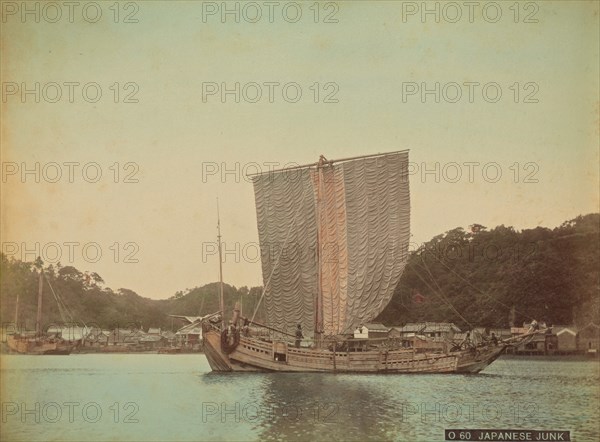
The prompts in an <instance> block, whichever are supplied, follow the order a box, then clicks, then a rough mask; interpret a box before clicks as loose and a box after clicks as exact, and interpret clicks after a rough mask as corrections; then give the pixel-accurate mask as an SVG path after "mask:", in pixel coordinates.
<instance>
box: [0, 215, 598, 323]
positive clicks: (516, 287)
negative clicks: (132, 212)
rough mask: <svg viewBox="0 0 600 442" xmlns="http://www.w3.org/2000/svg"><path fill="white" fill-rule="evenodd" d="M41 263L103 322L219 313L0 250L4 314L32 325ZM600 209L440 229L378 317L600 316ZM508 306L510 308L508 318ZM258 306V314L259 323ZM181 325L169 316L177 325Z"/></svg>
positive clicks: (196, 299) (211, 289) (189, 299)
mask: <svg viewBox="0 0 600 442" xmlns="http://www.w3.org/2000/svg"><path fill="white" fill-rule="evenodd" d="M36 264H37V265H43V266H44V269H45V274H46V275H47V278H48V280H49V281H50V284H51V286H52V287H53V288H54V290H55V291H56V292H57V293H59V294H60V296H61V298H62V299H63V300H64V301H65V304H66V305H67V306H68V307H69V309H70V310H71V311H72V312H73V315H74V317H75V318H77V319H78V320H80V321H84V322H86V323H88V324H90V323H94V324H98V325H99V326H101V327H103V328H111V327H114V326H119V327H125V326H131V325H133V324H136V325H137V326H141V327H143V328H148V327H163V328H170V327H171V326H172V319H171V318H169V317H168V314H179V315H198V314H207V313H212V312H215V311H217V310H219V306H218V284H217V283H211V284H207V285H205V286H202V287H196V288H194V289H186V290H185V291H180V292H177V293H175V295H173V296H171V297H170V298H169V299H164V300H152V299H149V298H144V297H142V296H140V295H138V294H137V293H135V292H134V291H132V290H130V289H125V288H122V289H119V290H116V291H114V290H112V289H110V288H108V287H105V286H104V281H103V280H102V278H101V277H100V275H98V274H97V273H93V272H81V271H79V270H77V269H76V268H74V267H71V266H65V267H61V266H60V265H56V266H53V265H44V264H43V263H41V262H37V263H29V262H21V261H18V260H14V259H9V258H7V257H6V256H4V255H2V256H1V262H0V314H1V319H2V322H3V323H7V322H12V321H14V312H15V300H16V295H17V293H19V294H20V302H19V304H20V313H19V318H20V319H19V323H24V325H26V327H28V328H33V327H34V325H35V313H36V305H37V287H38V277H37V274H36V273H35V272H34V271H33V270H34V269H35V268H36ZM599 268H600V214H590V215H585V216H579V217H577V218H575V219H573V220H570V221H567V222H565V223H563V224H562V225H561V226H559V227H557V228H555V229H547V228H542V227H538V228H535V229H529V230H522V231H516V230H515V229H513V228H512V227H505V226H498V227H495V228H493V229H488V228H486V227H485V226H482V225H479V224H474V225H473V226H471V228H470V230H469V231H465V230H463V229H461V228H457V229H454V230H451V231H449V232H446V233H444V234H441V235H438V236H436V237H434V238H433V239H431V240H430V241H429V242H427V243H426V244H423V245H422V246H421V247H420V248H419V249H418V250H416V251H412V252H411V254H410V256H409V260H408V263H407V266H406V269H405V271H404V274H403V276H402V278H401V280H400V284H399V285H398V287H397V289H396V292H395V294H394V296H393V298H392V300H391V302H390V304H389V305H388V307H387V308H386V309H385V310H384V311H383V312H382V314H381V315H380V316H379V318H377V320H379V321H381V322H383V323H385V324H388V325H394V324H402V323H406V322H412V321H451V322H455V323H456V324H457V325H459V326H461V327H464V326H465V325H468V324H473V325H482V326H490V327H493V326H498V327H506V326H508V325H509V322H514V323H515V324H519V323H522V322H523V321H530V320H531V319H532V318H535V319H538V320H545V321H546V322H549V323H553V324H571V323H575V324H585V323H587V322H589V321H591V320H596V321H597V320H598V318H599V317H600V299H599V296H598V295H599V292H600V280H599V278H600V277H599V271H598V269H599ZM44 293H45V298H44V299H45V300H46V301H45V302H44V304H43V316H44V323H52V322H60V320H61V317H60V314H59V311H58V307H57V303H56V302H55V301H54V299H52V297H51V296H52V295H51V291H50V290H49V287H48V284H47V283H46V282H45V283H44ZM260 293H261V288H259V287H253V288H250V289H249V288H247V287H240V288H236V287H233V286H230V285H227V284H225V290H224V294H225V304H226V310H227V311H230V310H231V308H232V307H233V304H234V303H235V302H236V301H239V300H240V299H243V309H244V313H248V312H252V311H254V306H255V305H256V303H257V302H258V300H259V298H260ZM511 310H512V311H513V313H512V315H511ZM261 313H262V311H261V310H260V309H259V313H258V315H257V320H263V319H264V318H263V317H262V315H261ZM180 325H181V323H178V322H175V324H174V326H175V327H178V326H180Z"/></svg>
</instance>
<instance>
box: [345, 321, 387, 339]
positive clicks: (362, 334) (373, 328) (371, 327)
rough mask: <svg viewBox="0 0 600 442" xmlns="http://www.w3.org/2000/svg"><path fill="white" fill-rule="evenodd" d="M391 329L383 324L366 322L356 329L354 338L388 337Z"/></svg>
mask: <svg viewBox="0 0 600 442" xmlns="http://www.w3.org/2000/svg"><path fill="white" fill-rule="evenodd" d="M389 331H390V329H389V328H388V327H386V326H385V325H383V324H375V323H366V324H362V325H359V326H358V327H357V328H356V330H354V339H377V338H387V336H388V333H389Z"/></svg>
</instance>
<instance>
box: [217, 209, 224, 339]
mask: <svg viewBox="0 0 600 442" xmlns="http://www.w3.org/2000/svg"><path fill="white" fill-rule="evenodd" d="M217 240H218V243H219V305H220V308H221V325H222V327H223V330H224V329H225V300H224V298H223V259H222V257H221V256H222V255H221V215H220V213H219V198H217Z"/></svg>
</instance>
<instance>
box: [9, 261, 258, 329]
mask: <svg viewBox="0 0 600 442" xmlns="http://www.w3.org/2000/svg"><path fill="white" fill-rule="evenodd" d="M37 264H38V265H40V264H41V263H40V262H39V261H38V262H37ZM35 268H36V264H35V263H25V262H21V261H19V260H14V259H7V257H6V256H5V255H1V262H0V290H1V291H0V305H1V307H2V308H1V309H0V313H1V319H2V322H3V323H7V322H12V321H14V312H15V301H16V294H17V293H19V294H20V299H19V311H20V313H19V323H20V324H21V323H23V325H24V326H25V327H26V328H29V329H32V328H34V327H35V317H36V309H37V292H38V275H37V273H36V272H35ZM44 272H45V274H46V276H47V278H48V280H49V281H50V285H51V286H52V288H53V289H54V291H55V292H56V293H58V294H60V297H61V299H62V300H64V302H65V304H66V305H67V307H68V309H69V310H70V311H71V312H72V313H73V316H74V318H76V320H78V321H83V322H85V323H86V324H88V325H90V324H96V325H98V326H100V327H102V328H113V327H116V326H119V327H122V328H123V327H132V326H136V327H143V328H148V327H151V326H152V327H163V328H170V327H171V323H172V322H173V325H174V326H175V327H176V328H177V327H179V326H181V322H179V321H178V320H172V319H171V318H170V317H169V316H168V315H169V314H177V315H204V314H207V313H213V312H215V311H218V310H219V295H218V283H211V284H207V285H205V286H203V287H197V288H194V289H191V290H188V291H187V292H186V293H184V292H181V291H180V292H177V293H176V294H175V295H174V296H172V297H171V298H170V299H164V300H153V299H149V298H144V297H142V296H140V295H138V294H137V293H135V292H134V291H133V290H130V289H125V288H121V289H119V290H116V291H113V290H112V289H111V288H109V287H104V281H103V280H102V278H101V277H100V276H99V275H98V274H96V273H87V272H86V273H83V272H80V271H79V270H77V269H76V268H74V267H71V266H66V267H61V266H60V265H57V266H52V265H49V266H44ZM223 293H224V298H225V308H226V310H228V311H231V309H232V308H233V306H234V304H235V302H236V301H239V300H240V299H242V298H241V297H243V305H242V307H243V308H245V309H246V311H249V310H250V309H252V311H253V309H254V305H255V304H256V302H257V299H258V298H259V297H260V293H261V289H260V288H258V287H253V288H251V289H248V288H247V287H240V288H239V289H238V288H235V287H233V286H230V285H227V284H224V290H223ZM42 306H43V322H44V324H49V323H55V322H61V316H60V312H59V308H58V304H57V302H56V301H55V300H54V299H53V295H52V291H51V289H50V287H49V286H48V284H47V282H44V302H43V303H42ZM259 313H260V312H259ZM258 319H260V315H257V320H258Z"/></svg>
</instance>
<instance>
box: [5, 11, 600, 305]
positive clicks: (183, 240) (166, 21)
mask: <svg viewBox="0 0 600 442" xmlns="http://www.w3.org/2000/svg"><path fill="white" fill-rule="evenodd" d="M67 3H68V2H67ZM476 3H477V5H475V6H474V9H473V10H471V11H470V10H469V8H468V7H467V6H464V3H463V2H456V3H452V4H451V5H450V6H448V5H447V4H445V3H437V2H429V3H427V8H429V9H430V10H432V11H435V8H438V11H439V17H437V19H438V20H437V21H436V16H435V13H430V14H426V15H424V16H423V15H422V14H421V13H422V12H423V11H421V9H422V4H423V3H422V2H393V1H381V2H366V1H365V2H363V1H352V2H329V3H327V2H325V3H320V4H316V5H315V2H314V1H308V2H297V3H293V2H278V3H277V4H276V5H272V6H270V4H269V3H268V2H256V3H252V4H250V6H247V5H246V4H245V3H237V2H228V3H227V7H228V8H229V9H230V10H231V11H235V10H236V8H239V16H238V17H237V21H238V22H236V13H235V12H232V13H230V14H227V15H225V16H224V17H223V16H222V15H221V12H222V11H221V10H220V9H221V4H222V3H221V2H216V3H215V2H199V1H197V2H194V1H188V2H166V1H164V2H163V1H152V2H150V1H148V2H146V1H139V2H129V3H126V2H125V3H120V4H119V7H118V8H116V7H115V6H114V2H112V1H110V2H98V3H89V2H80V3H79V5H78V6H76V7H75V8H74V9H73V10H70V9H69V6H68V4H67V5H65V3H63V2H57V3H53V4H52V6H45V5H46V4H45V3H38V2H28V3H27V7H28V8H29V9H30V11H31V12H29V13H26V14H25V15H23V11H22V3H21V2H2V33H1V39H2V41H1V45H2V65H1V75H2V126H1V129H2V134H1V142H2V206H1V208H2V232H1V233H2V247H3V250H4V251H5V253H7V254H9V255H10V256H14V257H16V258H25V259H27V260H32V259H33V258H34V257H35V254H36V243H38V244H39V254H42V257H43V258H46V261H48V262H51V261H53V260H57V259H60V262H61V263H62V264H63V265H68V264H71V265H75V266H76V267H78V268H79V269H80V270H89V271H96V272H97V273H99V274H100V275H101V276H102V277H103V278H104V279H105V280H106V283H107V285H108V286H110V287H112V288H114V289H117V288H119V287H126V288H130V289H132V290H135V291H136V292H137V293H139V294H140V295H143V296H147V297H151V298H165V297H168V296H171V295H173V294H174V292H175V291H176V290H180V289H185V288H191V287H194V286H197V285H202V284H205V283H208V282H212V281H215V280H217V279H218V259H217V257H216V255H214V254H213V251H214V242H215V241H216V197H217V196H218V197H219V202H220V209H221V224H222V233H223V238H224V241H225V248H226V249H227V250H228V253H227V254H226V256H225V264H224V274H225V281H226V282H228V283H231V284H234V285H236V286H241V285H249V286H250V285H259V284H262V281H261V276H260V264H259V263H258V261H257V260H256V259H255V258H256V242H257V239H258V235H257V232H256V215H255V210H254V194H253V189H252V185H251V183H250V182H249V181H247V180H246V179H245V178H244V176H243V172H252V171H255V170H256V168H257V165H258V167H260V168H261V169H262V170H267V169H268V167H270V166H269V164H270V163H278V164H279V165H285V164H288V163H298V164H304V163H310V162H314V161H316V160H317V159H318V157H319V155H320V154H324V155H325V156H326V157H328V158H330V159H335V158H343V157H349V156H354V155H362V154H369V153H377V152H387V151H394V150H400V149H411V154H410V155H411V157H410V158H411V161H412V162H413V165H412V172H413V175H412V176H411V198H412V214H411V223H412V225H411V232H412V234H413V242H414V243H419V242H423V241H427V240H429V239H430V238H431V237H432V236H433V235H436V234H438V233H441V232H444V231H446V230H449V229H451V228H454V227H457V226H462V227H465V228H466V227H467V226H468V225H469V224H472V223H474V222H478V223H481V224H484V225H486V226H488V227H493V226H496V225H498V224H504V225H512V226H514V227H515V228H517V229H523V228H532V227H535V226H548V227H555V226H557V225H558V224H560V223H561V222H562V221H564V220H566V219H570V218H573V217H575V216H577V215H579V214H585V213H589V212H596V211H598V210H599V207H598V205H599V202H598V200H599V188H598V182H599V177H598V164H599V158H598V137H599V131H598V128H599V104H598V96H599V87H598V78H599V68H598V63H599V55H598V51H599V48H598V46H599V43H598V32H599V31H598V26H599V24H598V3H597V2H594V1H591V2H575V1H568V2H567V1H565V2H520V3H518V7H515V6H514V2H498V3H493V2H476ZM491 3H493V4H491ZM436 4H437V6H436ZM36 5H37V6H36ZM236 5H237V6H236ZM36 8H37V9H36ZM269 8H273V9H272V10H271V11H270V9H269ZM259 10H260V12H261V13H262V15H260V16H258V15H257V13H258V12H259ZM38 11H39V12H38ZM299 11H301V13H302V15H301V17H299V18H298V19H297V20H296V17H297V14H298V12H299ZM317 11H318V16H317V14H316V13H317ZM117 12H118V17H117ZM270 12H271V17H269V15H270ZM59 13H60V16H59ZM99 13H101V14H102V15H101V16H99V15H98V14H99ZM499 13H500V14H501V16H498V14H499ZM458 14H460V16H459V15H458ZM135 20H137V23H128V22H125V21H135ZM315 20H316V21H317V23H315ZM94 21H95V22H94ZM294 21H295V22H294ZM325 21H328V22H325ZM332 21H337V22H332ZM494 21H495V23H494ZM53 22H54V23H53ZM253 22H255V23H253ZM452 22H454V23H452ZM236 83H238V84H239V93H238V94H237V97H236V92H235V90H236ZM436 83H437V84H438V86H437V91H438V92H436ZM36 84H37V86H36ZM36 88H37V91H36ZM224 88H225V89H227V90H230V91H231V92H230V93H227V94H225V95H222V94H221V92H223V89H224ZM24 89H25V90H29V91H30V92H24ZM423 89H427V90H429V91H431V92H430V93H427V94H425V95H424V96H423V95H422V94H421V92H422V90H423ZM299 90H301V96H297V93H298V91H299ZM99 91H100V92H101V96H97V93H98V92H99ZM259 92H260V94H261V95H260V96H258V95H257V94H258V93H259ZM317 92H318V93H317ZM498 92H501V96H499V95H498ZM458 93H460V96H459V95H458ZM436 94H437V96H436ZM70 95H71V96H70ZM469 95H470V96H469ZM296 100H297V101H296ZM36 101H37V102H36ZM115 101H116V102H115ZM127 101H130V102H127ZM131 101H133V102H131ZM135 101H137V102H135ZM236 101H238V102H236ZM254 101H256V102H254ZM271 101H272V102H271ZM294 101H296V102H294ZM315 101H317V102H316V103H315ZM331 101H333V102H331ZM336 101H337V102H336ZM436 101H437V102H436ZM115 163H116V164H115ZM436 163H437V164H438V166H436ZM465 163H467V164H465ZM484 166H485V167H484ZM36 167H37V168H38V169H37V171H36ZM436 167H438V171H439V174H438V175H437V176H436V172H435V170H436ZM424 168H427V169H428V170H432V171H434V172H432V173H429V174H426V175H423V174H422V173H421V172H422V171H423V169H424ZM24 169H27V170H30V171H32V172H31V173H28V174H25V175H23V174H22V172H23V170H24ZM224 170H228V171H230V172H229V173H227V174H223V173H222V172H223V171H224ZM99 171H100V172H101V173H102V175H101V176H100V177H98V178H96V174H97V172H99ZM117 171H118V172H119V173H118V174H117ZM71 172H73V174H72V177H70V176H69V175H70V173H71ZM457 172H459V173H460V174H461V175H460V176H458V175H457ZM469 172H472V174H471V175H472V176H471V179H469V178H470V177H469V175H470V173H469ZM498 172H501V176H497V174H498ZM59 174H60V175H59ZM96 179H97V182H93V181H96ZM36 180H39V182H36ZM51 181H56V182H51ZM71 181H72V182H71ZM115 181H117V182H115ZM128 181H130V182H128ZM136 181H137V182H136ZM57 245H58V246H59V247H57ZM84 246H85V248H84ZM24 249H27V250H31V252H27V253H25V252H26V250H24ZM84 249H85V251H84ZM98 251H101V253H102V255H101V256H98V257H97V256H96V254H97V252H98ZM203 251H204V252H203ZM69 252H72V253H71V255H72V256H70V253H69ZM135 260H137V261H138V262H126V261H135ZM94 261H96V262H94Z"/></svg>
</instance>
